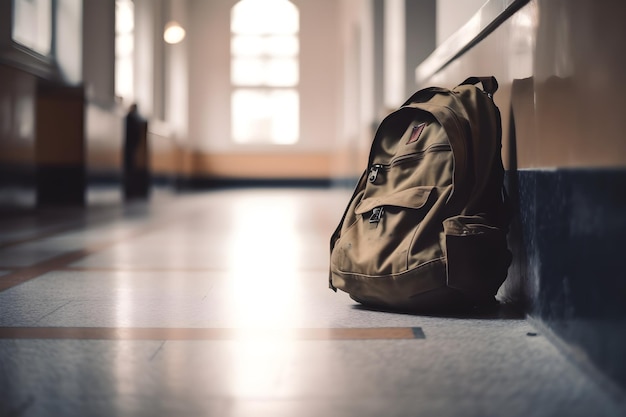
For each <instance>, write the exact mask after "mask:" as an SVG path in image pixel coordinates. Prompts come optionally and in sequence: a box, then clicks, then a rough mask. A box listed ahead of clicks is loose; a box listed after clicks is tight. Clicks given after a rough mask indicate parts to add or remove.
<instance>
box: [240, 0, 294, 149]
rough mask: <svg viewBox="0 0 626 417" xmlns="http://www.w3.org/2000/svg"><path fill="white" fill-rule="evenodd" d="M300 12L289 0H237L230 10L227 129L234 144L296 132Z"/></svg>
mask: <svg viewBox="0 0 626 417" xmlns="http://www.w3.org/2000/svg"><path fill="white" fill-rule="evenodd" d="M299 24H300V23H299V12H298V9H297V7H296V6H295V5H293V4H292V3H291V2H289V1H288V0H241V1H239V2H238V3H237V4H236V5H235V6H233V8H232V14H231V31H232V38H231V84H232V86H233V93H232V98H231V107H232V108H231V110H232V119H231V126H232V135H233V140H234V142H235V143H239V144H277V145H290V144H294V143H296V142H297V141H298V138H299V129H300V122H299V108H300V105H299V100H300V99H299V93H298V90H297V87H298V83H299V77H300V74H299V62H298V54H299V52H300V44H299V39H298V30H299Z"/></svg>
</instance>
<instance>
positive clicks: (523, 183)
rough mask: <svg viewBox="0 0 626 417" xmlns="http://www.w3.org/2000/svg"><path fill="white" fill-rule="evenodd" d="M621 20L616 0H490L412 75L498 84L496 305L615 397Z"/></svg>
mask: <svg viewBox="0 0 626 417" xmlns="http://www.w3.org/2000/svg"><path fill="white" fill-rule="evenodd" d="M625 14H626V5H625V4H623V3H620V2H606V3H602V4H601V5H600V4H599V3H597V2H593V1H590V0H578V1H567V0H558V1H546V0H532V1H507V2H496V1H490V2H487V3H486V4H485V6H483V8H482V9H481V10H480V11H479V12H478V13H477V14H476V15H475V16H474V17H473V18H472V20H470V21H469V22H468V23H467V24H466V25H465V26H464V27H463V28H461V29H460V30H459V31H458V32H456V33H455V35H453V36H452V37H451V38H450V39H449V40H448V41H447V42H444V43H443V44H442V45H440V47H439V48H438V49H437V50H436V51H435V52H434V53H433V54H432V55H431V56H430V57H429V58H428V59H427V60H426V61H425V62H424V63H422V64H421V65H420V66H418V67H417V69H416V79H417V81H418V84H419V85H420V86H422V87H424V86H428V85H440V86H447V87H453V86H454V85H456V84H458V83H460V82H461V81H463V80H464V79H465V78H467V77H468V76H473V75H477V76H483V75H494V76H496V78H497V79H498V81H499V83H500V89H499V91H498V92H497V93H496V95H495V101H496V104H497V105H498V106H499V108H500V111H501V113H502V121H503V159H504V163H505V168H506V169H507V186H508V189H509V194H510V195H511V197H512V201H513V203H514V207H515V213H514V214H515V217H514V221H513V224H512V228H511V233H510V245H511V247H512V248H513V250H514V262H513V265H512V266H511V268H510V270H509V278H508V279H507V281H506V282H505V284H504V285H503V287H502V288H501V289H500V293H499V296H500V298H501V299H503V300H509V301H511V300H514V301H521V302H523V303H525V305H526V307H527V311H528V313H529V315H530V316H531V317H532V318H534V319H535V320H537V322H538V323H539V325H540V326H544V328H545V331H546V333H547V334H549V335H552V336H553V338H554V340H556V342H557V344H559V345H560V346H561V347H563V348H564V350H565V351H566V352H567V353H569V354H570V355H571V356H572V357H573V358H575V360H576V361H578V362H579V363H581V364H583V365H584V366H589V368H590V369H594V370H600V375H601V376H602V377H603V378H606V381H607V387H608V386H610V387H620V386H621V388H622V389H623V388H626V361H624V360H623V352H624V350H625V349H626V333H624V331H623V329H624V328H625V326H626V303H624V300H625V299H626V280H625V279H624V274H625V272H624V271H625V270H626V268H625V267H626V265H625V264H624V249H625V246H624V243H623V239H622V236H623V235H624V232H626V221H624V219H623V213H624V212H626V193H624V189H625V186H626V118H624V117H623V114H622V113H623V109H624V108H626V82H625V81H624V79H623V74H624V73H626V57H624V55H623V54H622V53H621V52H620V51H621V49H620V48H621V46H620V45H621V39H625V38H626V27H625V26H624V25H623V23H622V21H621V19H622V16H624V15H625ZM618 390H619V388H618Z"/></svg>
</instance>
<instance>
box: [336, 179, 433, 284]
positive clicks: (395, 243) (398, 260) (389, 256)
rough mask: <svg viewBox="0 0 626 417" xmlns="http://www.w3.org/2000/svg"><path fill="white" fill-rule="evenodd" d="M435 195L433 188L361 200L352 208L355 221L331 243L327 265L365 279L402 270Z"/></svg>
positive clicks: (422, 188) (407, 262)
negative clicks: (329, 259) (332, 247)
mask: <svg viewBox="0 0 626 417" xmlns="http://www.w3.org/2000/svg"><path fill="white" fill-rule="evenodd" d="M436 194H437V192H436V188H435V187H418V188H416V189H412V190H406V191H403V192H400V193H397V194H394V195H390V196H386V197H385V198H369V199H363V200H362V201H361V202H360V203H359V204H358V205H357V206H356V208H355V215H356V221H355V222H354V224H352V225H351V226H350V227H349V228H348V229H347V230H346V231H345V232H344V233H343V234H342V236H341V237H340V238H339V240H338V241H337V242H336V244H335V248H334V250H333V253H332V256H331V265H333V267H334V268H336V270H338V271H340V272H342V273H350V274H359V275H366V276H384V275H391V274H398V273H401V272H404V271H406V270H407V268H408V266H409V251H410V247H411V244H412V242H413V241H414V238H415V235H416V233H417V232H418V230H419V227H420V224H421V222H422V220H423V219H424V216H425V215H426V214H427V213H428V210H429V208H430V207H431V206H432V204H433V203H434V201H435V200H436Z"/></svg>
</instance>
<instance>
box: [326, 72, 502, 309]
mask: <svg viewBox="0 0 626 417" xmlns="http://www.w3.org/2000/svg"><path fill="white" fill-rule="evenodd" d="M476 84H482V87H483V89H480V88H478V87H477V86H476ZM497 89H498V83H497V81H496V79H495V78H494V77H480V78H479V77H471V78H468V79H467V80H465V81H464V82H463V83H461V84H460V85H459V86H457V87H455V88H454V89H451V90H450V89H445V88H439V87H431V88H426V89H423V90H420V91H418V92H417V93H415V94H414V95H413V96H412V97H411V98H410V99H409V100H407V101H406V103H404V104H403V105H402V106H401V107H400V108H399V109H398V110H396V111H394V112H392V113H391V114H390V115H388V116H387V117H386V118H385V119H384V120H383V121H382V122H381V123H380V125H379V127H378V130H377V131H376V134H375V136H374V140H373V142H372V145H371V150H370V155H369V161H368V168H367V169H366V170H365V171H364V172H363V175H362V176H361V178H360V180H359V182H358V184H357V186H356V189H355V191H354V194H353V195H352V198H351V199H350V201H349V203H348V206H347V208H346V210H345V213H344V215H343V217H342V219H341V221H340V223H339V226H338V227H337V229H336V230H335V232H334V233H333V235H332V237H331V242H330V248H331V256H330V277H329V284H330V288H331V289H333V290H334V291H337V289H340V290H342V291H345V292H347V293H348V294H349V295H350V297H351V298H352V299H354V300H355V301H357V302H359V303H362V304H364V305H366V306H369V307H373V308H382V309H393V310H408V311H430V310H447V309H456V308H463V309H464V308H467V307H473V306H484V305H493V304H495V303H496V301H495V295H496V293H497V291H498V288H499V287H500V285H501V284H502V283H503V282H504V280H505V278H506V275H507V270H508V267H509V265H510V264H511V252H510V251H509V250H508V247H507V241H506V235H507V233H508V227H509V222H510V216H509V210H508V201H507V196H506V192H505V189H504V186H503V176H504V169H503V165H502V157H501V141H502V128H501V119H500V112H499V110H498V108H497V106H496V105H495V103H494V102H493V94H494V93H495V92H496V90H497Z"/></svg>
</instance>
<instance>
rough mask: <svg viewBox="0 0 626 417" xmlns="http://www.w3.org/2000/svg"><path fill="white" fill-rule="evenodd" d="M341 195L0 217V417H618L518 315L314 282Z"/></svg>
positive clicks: (221, 194) (219, 199)
mask: <svg viewBox="0 0 626 417" xmlns="http://www.w3.org/2000/svg"><path fill="white" fill-rule="evenodd" d="M348 197H349V194H348V192H346V191H341V190H324V189H266V190H265V189H253V190H224V191H214V192H205V193H198V194H189V195H184V196H170V195H158V196H156V198H154V199H153V200H152V202H151V203H148V204H144V203H135V204H131V205H128V206H125V207H124V206H122V205H119V204H112V205H111V204H109V205H100V206H92V207H91V208H90V209H89V210H86V211H80V210H76V211H75V212H72V211H71V210H69V211H68V210H66V211H61V210H57V211H55V210H47V211H42V212H41V213H40V214H38V215H35V214H34V212H31V213H30V214H29V213H20V214H19V215H14V216H7V215H5V216H3V220H1V221H0V223H2V224H1V227H0V230H1V235H0V416H2V417H5V416H6V417H9V416H10V417H16V416H65V417H68V416H151V417H154V416H220V417H227V416H255V417H258V416H271V417H281V416H285V417H295V416H372V417H375V416H412V417H415V416H464V417H466V416H477V417H479V416H480V417H484V416H520V417H521V416H524V417H527V416H568V417H573V416H581V417H582V416H584V417H588V416H592V415H593V416H619V415H626V414H624V404H620V403H619V401H616V400H615V399H613V398H612V397H610V396H609V394H607V392H608V391H606V390H604V389H602V388H601V386H600V385H599V382H598V381H595V380H594V379H592V378H590V377H589V376H588V375H587V374H586V373H584V372H582V371H581V370H580V369H578V368H577V367H575V366H574V365H573V364H572V363H571V362H570V361H568V360H567V359H566V358H565V357H564V356H563V355H562V354H560V353H559V351H557V349H556V348H555V347H554V345H552V344H551V343H550V341H549V340H548V339H547V338H546V337H545V335H543V334H541V332H540V331H538V330H536V329H535V328H533V326H532V324H531V323H529V322H528V321H526V320H525V319H524V318H523V317H521V316H519V315H515V314H512V313H510V312H509V313H507V312H505V311H502V312H499V313H495V314H493V315H491V316H483V317H480V316H478V317H427V316H411V315H402V314H392V313H385V312H375V311H368V310H365V309H361V308H359V307H358V306H357V305H356V304H355V303H354V302H352V301H351V300H350V299H349V297H347V296H346V295H345V294H334V293H333V292H332V291H330V290H329V289H328V288H327V284H326V280H327V268H328V265H327V262H328V253H327V252H328V237H329V236H330V233H331V232H332V230H333V228H334V227H335V225H336V223H337V222H338V220H339V218H340V216H341V213H342V210H343V209H344V205H345V203H346V202H347V199H348Z"/></svg>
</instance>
